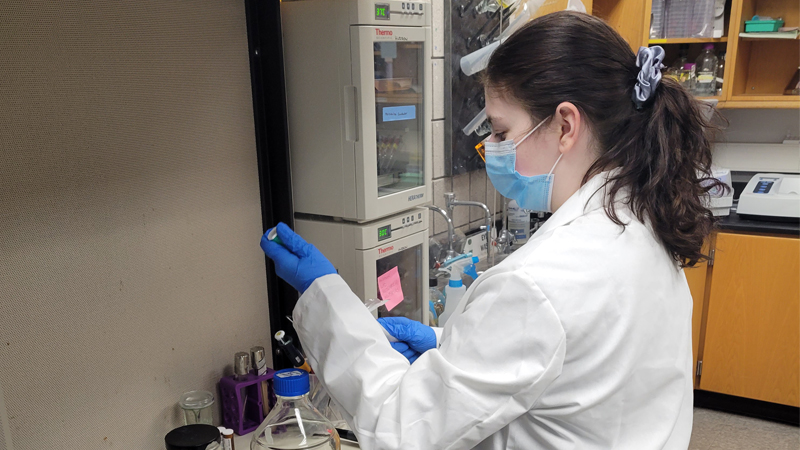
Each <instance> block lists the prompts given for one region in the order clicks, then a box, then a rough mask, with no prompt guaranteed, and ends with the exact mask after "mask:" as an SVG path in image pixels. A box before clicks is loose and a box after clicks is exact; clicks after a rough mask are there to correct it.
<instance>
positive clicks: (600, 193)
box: [533, 169, 625, 238]
mask: <svg viewBox="0 0 800 450" xmlns="http://www.w3.org/2000/svg"><path fill="white" fill-rule="evenodd" d="M617 172H619V169H612V170H607V171H605V172H601V173H599V174H597V175H595V176H593V177H592V178H590V179H589V181H587V182H586V184H584V185H583V186H581V188H580V189H578V190H577V192H575V193H574V194H572V197H570V198H569V199H567V201H566V202H564V204H563V205H561V207H560V208H558V210H557V211H556V212H555V213H553V215H552V216H551V217H550V218H549V219H547V221H546V222H545V223H544V225H542V227H541V228H539V229H538V230H537V231H536V233H535V234H534V235H533V238H537V237H539V236H543V235H545V234H547V233H549V232H550V231H552V230H555V229H556V228H558V227H561V226H564V225H568V224H569V223H570V222H572V221H573V220H575V219H577V218H578V217H581V216H583V215H585V214H588V213H590V212H592V211H595V210H597V209H599V208H603V207H604V205H605V199H606V197H607V195H608V193H607V190H608V188H609V186H606V185H605V184H606V181H607V180H608V178H609V177H611V176H613V175H615V174H616V173H617ZM623 197H625V195H624V194H623V193H622V192H620V195H618V198H617V200H616V201H617V202H619V201H620V199H621V198H623Z"/></svg>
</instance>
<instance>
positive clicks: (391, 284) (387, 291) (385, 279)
mask: <svg viewBox="0 0 800 450" xmlns="http://www.w3.org/2000/svg"><path fill="white" fill-rule="evenodd" d="M378 292H380V294H381V299H383V300H387V302H386V309H387V310H389V311H391V310H392V308H394V307H395V306H397V305H399V304H400V302H402V301H403V299H404V298H405V296H404V295H403V286H401V285H400V273H399V272H398V271H397V267H396V266H395V267H392V270H390V271H388V272H386V273H384V274H383V275H381V276H379V277H378Z"/></svg>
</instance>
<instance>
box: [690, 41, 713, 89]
mask: <svg viewBox="0 0 800 450" xmlns="http://www.w3.org/2000/svg"><path fill="white" fill-rule="evenodd" d="M695 73H696V79H697V81H696V83H695V88H694V93H695V95H698V96H700V97H710V96H712V95H716V93H717V55H716V54H715V53H714V44H706V45H705V46H703V51H702V53H700V56H698V57H697V62H696V64H695Z"/></svg>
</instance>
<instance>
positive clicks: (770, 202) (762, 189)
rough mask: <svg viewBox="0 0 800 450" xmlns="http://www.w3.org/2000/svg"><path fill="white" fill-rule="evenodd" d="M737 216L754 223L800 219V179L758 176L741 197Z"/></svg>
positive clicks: (770, 174)
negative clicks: (761, 220)
mask: <svg viewBox="0 0 800 450" xmlns="http://www.w3.org/2000/svg"><path fill="white" fill-rule="evenodd" d="M736 212H737V213H738V214H740V215H743V216H748V217H751V218H754V219H759V218H760V219H773V220H774V219H778V220H781V219H784V220H786V219H790V220H792V219H793V220H797V219H800V175H787V174H781V173H757V174H755V175H754V176H753V178H751V179H750V181H749V182H748V183H747V186H746V187H745V188H744V192H742V194H741V195H740V196H739V206H738V207H737V210H736Z"/></svg>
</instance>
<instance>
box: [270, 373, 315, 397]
mask: <svg viewBox="0 0 800 450" xmlns="http://www.w3.org/2000/svg"><path fill="white" fill-rule="evenodd" d="M273 389H275V395H280V396H281V397H299V396H301V395H305V394H308V390H309V381H308V372H306V371H305V370H302V369H283V370H279V371H277V372H275V376H274V378H273Z"/></svg>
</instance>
